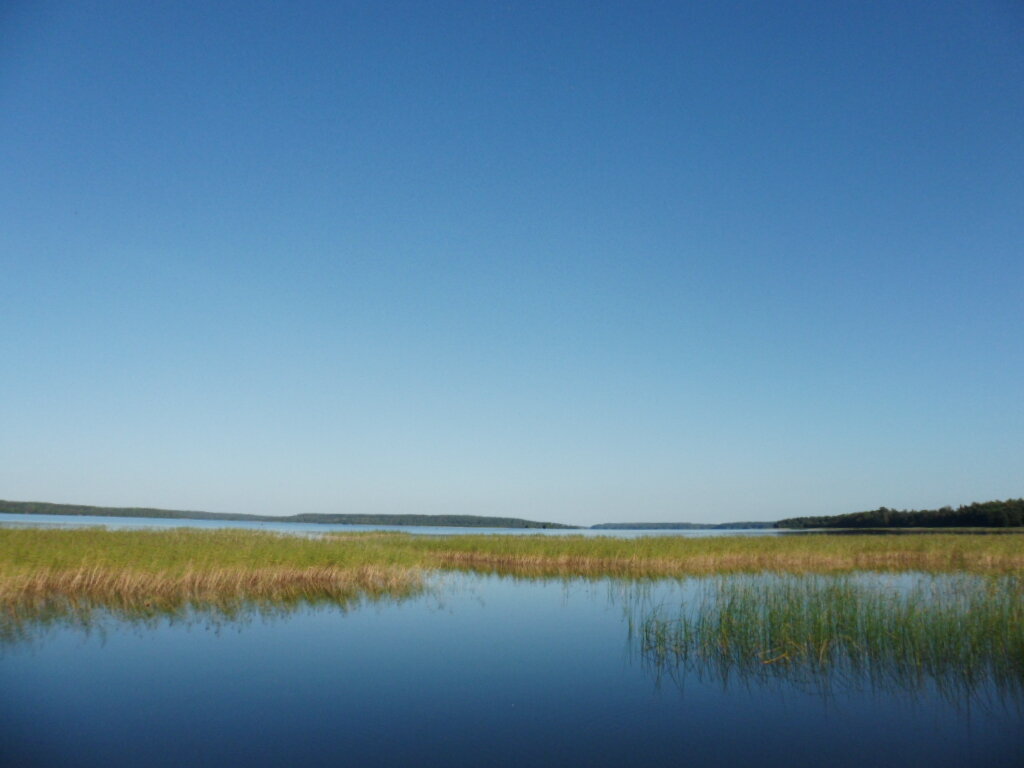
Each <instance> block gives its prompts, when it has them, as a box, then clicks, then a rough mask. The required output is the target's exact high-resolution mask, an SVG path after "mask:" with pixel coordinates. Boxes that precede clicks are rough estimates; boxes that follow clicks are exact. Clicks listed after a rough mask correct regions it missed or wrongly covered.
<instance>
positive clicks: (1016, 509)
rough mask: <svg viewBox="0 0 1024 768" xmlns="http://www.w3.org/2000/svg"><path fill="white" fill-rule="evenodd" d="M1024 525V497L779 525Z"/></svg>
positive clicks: (791, 520) (803, 519) (795, 519)
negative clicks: (954, 506)
mask: <svg viewBox="0 0 1024 768" xmlns="http://www.w3.org/2000/svg"><path fill="white" fill-rule="evenodd" d="M1019 526H1024V499H1007V500H1006V501H980V502H978V501H976V502H974V503H972V504H965V505H963V506H960V507H957V508H956V509H953V507H942V508H941V509H912V510H901V511H897V510H895V509H889V508H888V507H879V508H878V509H873V510H871V511H869V512H851V513H850V514H846V515H830V516H827V517H791V518H789V519H787V520H779V521H778V522H777V523H776V524H775V527H776V528H964V527H970V528H1013V527H1019Z"/></svg>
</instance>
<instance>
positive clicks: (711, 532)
mask: <svg viewBox="0 0 1024 768" xmlns="http://www.w3.org/2000/svg"><path fill="white" fill-rule="evenodd" d="M0 525H19V526H61V527H74V526H90V525H100V526H103V527H104V528H112V529H125V528H245V529H250V530H256V531H276V532H278V533H305V534H316V533H324V532H327V531H353V532H358V531H404V532H406V533H415V534H420V535H424V536H429V535H434V536H452V535H461V534H486V533H493V534H502V535H512V536H566V535H573V536H616V537H619V538H634V537H636V536H730V535H732V536H751V535H755V536H778V535H784V534H786V533H790V532H789V531H782V530H777V529H774V528H751V529H736V530H719V529H707V530H704V529H698V530H616V529H591V528H569V529H566V528H476V527H473V528H458V527H452V526H439V525H347V524H342V523H338V524H323V523H294V522H280V523H277V522H272V521H271V522H266V521H253V520H186V519H179V518H170V517H105V516H102V515H24V514H12V513H9V512H0Z"/></svg>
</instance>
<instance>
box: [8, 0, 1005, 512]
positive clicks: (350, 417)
mask: <svg viewBox="0 0 1024 768" xmlns="http://www.w3.org/2000/svg"><path fill="white" fill-rule="evenodd" d="M0 361H2V364H0V498H6V499H19V500H40V501H56V502H68V503H84V504H98V505H117V506H120V505H139V506H159V507H169V508H186V509H203V510H211V511H224V512H252V513H263V514H293V513H300V512H359V513H362V512H367V513H429V514H433V513H462V514H483V515H515V516H520V517H527V518H533V519H544V520H554V521H559V522H567V523H587V524H589V523H596V522H605V521H641V520H642V521H670V520H674V521H691V522H722V521H729V520H773V519H777V518H779V517H783V516H791V515H800V514H833V513H841V512H851V511H857V510H862V509H871V508H875V507H878V506H880V505H886V506H890V507H897V508H908V507H909V508H925V507H934V506H942V505H945V504H952V505H957V504H961V503H967V502H970V501H974V500H988V499H994V498H1007V497H1017V496H1020V495H1024V6H1022V4H1020V3H1019V2H1012V1H1011V0H1005V1H992V0H964V2H946V1H943V0H927V2H881V3H868V2H863V1H862V0H854V1H852V2H824V1H821V2H777V3H775V2H773V3H765V2H760V1H759V0H758V1H756V2H739V3H737V2H718V1H716V2H710V1H709V2H695V3H685V2H666V3H646V2H621V3H599V2H593V1H592V0H587V1H586V2H579V3H569V2H550V3H516V2H512V3H509V2H505V3H486V2H459V3H436V2H425V1H421V0H414V1H413V2H404V3H394V2H358V3H335V2H324V3H310V2H305V3H304V2H287V3H263V2H253V1H252V0H245V2H237V3H232V2H223V3H221V2H218V3H210V2H180V1H179V0H175V1H174V2H145V3H137V2H124V3H107V2H90V3H78V2H65V3H49V2H13V3H12V2H7V3H4V4H3V10H0Z"/></svg>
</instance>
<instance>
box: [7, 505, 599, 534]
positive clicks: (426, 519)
mask: <svg viewBox="0 0 1024 768" xmlns="http://www.w3.org/2000/svg"><path fill="white" fill-rule="evenodd" d="M0 512H7V513H11V514H23V515H96V516H100V517H149V518H164V519H167V518H170V519H175V520H239V521H245V522H250V523H252V522H261V523H321V524H327V525H436V526H443V527H459V528H541V529H543V528H562V529H578V528H579V526H575V525H563V524H561V523H544V522H536V521H534V520H522V519H520V518H518V517H483V516H480V515H329V514H304V515H287V516H276V515H243V514H232V513H228V512H196V511H188V510H178V509H150V508H147V507H90V506H85V505H83V504H49V503H47V502H43V501H3V500H0Z"/></svg>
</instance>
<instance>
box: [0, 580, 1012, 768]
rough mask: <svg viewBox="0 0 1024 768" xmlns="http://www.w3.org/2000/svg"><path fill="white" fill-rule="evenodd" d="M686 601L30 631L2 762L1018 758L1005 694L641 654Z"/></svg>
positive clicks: (428, 604)
mask: <svg viewBox="0 0 1024 768" xmlns="http://www.w3.org/2000/svg"><path fill="white" fill-rule="evenodd" d="M692 589H693V582H654V583H647V584H638V583H629V582H616V581H608V580H599V581H593V582H588V581H571V582H561V581H526V580H515V579H511V578H502V577H497V576H461V575H450V576H444V577H441V580H440V582H439V583H437V584H436V585H435V587H433V588H432V589H430V590H428V592H426V593H425V594H421V595H418V596H416V597H413V598H410V599H405V600H401V601H385V602H380V603H368V604H363V605H361V606H359V607H356V608H351V609H348V610H341V609H339V608H336V607H330V606H326V607H308V606H307V607H299V608H297V609H295V610H292V611H291V612H284V611H282V612H280V613H278V614H270V615H266V614H263V615H261V614H259V613H249V614H242V615H241V616H238V617H235V618H234V619H229V618H224V617H216V616H209V615H206V616H204V615H199V616H194V615H193V616H192V617H191V618H187V617H180V616H179V617H175V618H169V617H155V618H152V619H149V620H148V621H128V620H123V619H113V618H110V617H107V618H106V619H104V618H103V617H102V616H101V617H99V618H97V619H96V620H94V621H91V622H88V623H83V624H78V625H75V624H73V623H72V624H70V625H69V624H63V623H57V624H51V625H49V626H47V625H43V624H32V623H30V624H29V625H27V626H25V627H23V628H22V630H23V631H22V633H21V634H19V635H10V634H8V636H7V639H6V641H5V642H3V643H0V763H2V764H3V765H5V766H81V767H87V766H121V765H124V766H129V765H131V766H135V765H137V766H185V765H188V766H208V765H209V766H214V765H240V766H293V765H299V766H301V765H316V766H320V765H323V766H327V765H330V766H345V765H351V766H378V765H379V766H409V765H428V766H432V765H436V766H451V765H466V766H478V765H497V766H504V765H507V766H534V765H573V766H604V765H607V766H622V765H680V764H686V765H694V766H702V765H711V766H713V765H757V766H821V765H829V766H858V767H860V766H866V765H871V766H888V765H892V766H897V765H898V766H916V765H920V766H974V765H977V766H1019V765H1021V764H1022V756H1024V729H1022V726H1024V715H1022V711H1021V705H1020V701H1019V700H1017V699H1016V698H1014V697H1013V696H1011V697H1009V699H1007V698H1006V697H1005V696H998V695H995V694H993V693H992V692H985V691H981V692H980V693H979V695H977V696H973V695H972V696H970V697H966V696H965V697H963V698H962V699H958V698H957V697H955V696H954V697H949V696H943V695H940V693H939V692H938V691H936V690H933V689H932V688H930V687H929V686H928V685H925V686H923V687H915V688H913V689H911V688H908V689H907V690H905V691H901V690H899V689H898V688H897V689H895V690H894V689H892V688H888V689H886V690H877V689H875V690H872V689H871V688H870V686H868V687H863V686H857V685H852V686H836V687H834V688H833V689H832V690H830V691H829V692H828V693H823V692H822V691H821V689H820V688H819V687H816V686H813V685H812V686H808V685H801V684H799V683H796V682H793V683H787V682H781V683H780V682H779V681H774V682H771V683H768V682H765V681H758V680H756V679H749V678H747V679H744V678H743V677H742V676H734V677H731V678H730V677H729V676H728V675H725V676H722V675H715V674H710V675H709V674H706V673H705V674H699V673H697V672H696V671H694V670H688V669H687V668H685V667H672V666H669V667H665V666H664V665H659V664H658V663H655V662H654V661H652V660H651V659H650V658H648V657H647V656H646V655H645V653H644V652H643V649H642V648H641V647H640V646H639V644H638V642H637V632H636V627H637V624H638V622H639V621H641V620H642V619H643V616H644V615H645V613H646V612H647V611H648V610H649V609H650V608H652V607H655V606H662V607H664V606H671V605H676V604H683V603H685V602H686V601H687V600H688V599H689V596H690V592H689V591H692ZM990 694H991V695H990Z"/></svg>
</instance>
